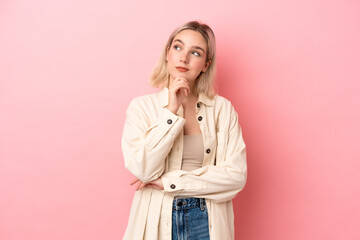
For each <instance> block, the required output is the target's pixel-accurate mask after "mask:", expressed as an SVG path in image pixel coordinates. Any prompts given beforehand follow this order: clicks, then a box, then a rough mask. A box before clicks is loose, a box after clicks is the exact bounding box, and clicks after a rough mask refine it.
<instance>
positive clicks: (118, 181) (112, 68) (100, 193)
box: [0, 0, 360, 240]
mask: <svg viewBox="0 0 360 240" xmlns="http://www.w3.org/2000/svg"><path fill="white" fill-rule="evenodd" d="M193 19H197V20H201V21H204V22H206V23H208V24H209V25H210V26H212V28H213V30H214V31H215V34H216V36H217V44H218V45H217V46H218V49H217V54H218V74H217V77H218V78H217V85H218V89H219V93H220V94H221V95H223V96H225V97H227V98H228V99H230V100H231V101H232V103H233V104H234V106H235V108H236V110H237V111H238V113H239V121H240V124H241V126H242V128H243V132H244V139H245V141H246V143H247V148H248V167H249V177H248V183H247V186H246V187H245V189H244V191H243V192H241V193H240V194H239V195H238V196H237V197H236V198H235V200H234V204H235V213H236V239H246V240H253V239H256V240H260V239H274V240H275V239H276V240H289V239H292V240H297V239H298V240H300V239H301V240H303V239H314V240H315V239H316V240H317V239H327V240H335V239H336V240H337V239H347V240H352V239H354V240H355V239H360V230H359V222H360V204H359V197H360V187H359V185H360V179H359V173H358V172H359V170H360V147H359V138H360V124H359V122H360V24H359V23H360V3H359V1H355V0H347V1H343V0H334V1H333V0H330V1H328V0H326V1H325V0H318V1H300V0H297V1H296V0H282V1H264V0H259V1H250V0H248V1H236V0H233V1H218V2H217V3H213V2H212V1H208V0H202V1H194V0H182V1H177V2H171V1H142V2H140V1H130V0H129V1H114V0H113V1H110V0H108V1H94V0H86V1H85V0H79V1H70V0H67V1H64V0H61V1H60V0H59V1H47V0H34V1H25V0H11V1H10V0H3V1H1V2H0V239H4V240H15V239H16V240H17V239H19V240H20V239H21V240H23V239H29V240H32V239H54V240H55V239H56V240H63V239H81V240H83V239H84V240H92V239H94V240H95V239H96V240H97V239H106V240H115V239H121V238H122V235H123V233H124V231H125V227H126V224H127V218H128V214H129V209H130V204H131V201H132V196H133V192H134V188H133V187H131V186H129V182H130V180H131V179H132V177H131V175H130V174H129V173H128V172H127V170H125V168H124V163H123V159H122V153H121V148H120V140H121V133H122V127H123V123H124V118H125V110H126V108H127V105H128V103H129V101H130V100H131V99H132V98H133V97H135V96H138V95H142V94H145V93H150V92H154V91H156V89H153V88H151V87H150V86H149V85H148V76H149V74H150V72H151V70H152V68H153V66H154V65H155V63H156V61H157V59H158V57H159V54H160V50H161V49H162V47H163V44H164V43H165V41H166V40H167V38H168V36H169V34H170V33H171V31H172V30H173V29H174V28H175V27H176V26H178V25H179V24H181V23H184V22H186V21H188V20H193Z"/></svg>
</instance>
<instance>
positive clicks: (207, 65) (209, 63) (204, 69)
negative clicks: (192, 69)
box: [201, 60, 211, 72]
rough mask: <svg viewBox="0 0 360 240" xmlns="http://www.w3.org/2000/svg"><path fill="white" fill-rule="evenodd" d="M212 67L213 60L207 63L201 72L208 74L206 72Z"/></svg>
mask: <svg viewBox="0 0 360 240" xmlns="http://www.w3.org/2000/svg"><path fill="white" fill-rule="evenodd" d="M210 65H211V60H209V61H208V62H207V63H205V65H204V67H203V69H202V70H201V71H202V72H206V70H207V69H208V67H209V66H210Z"/></svg>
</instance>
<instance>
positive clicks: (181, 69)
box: [176, 67, 189, 72]
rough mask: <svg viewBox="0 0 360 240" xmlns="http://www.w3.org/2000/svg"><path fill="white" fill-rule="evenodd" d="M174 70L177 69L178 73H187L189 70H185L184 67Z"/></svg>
mask: <svg viewBox="0 0 360 240" xmlns="http://www.w3.org/2000/svg"><path fill="white" fill-rule="evenodd" d="M176 69H177V70H178V71H179V72H187V71H189V69H187V68H186V67H176Z"/></svg>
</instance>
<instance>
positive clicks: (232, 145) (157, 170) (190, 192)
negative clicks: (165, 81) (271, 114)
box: [122, 87, 247, 240]
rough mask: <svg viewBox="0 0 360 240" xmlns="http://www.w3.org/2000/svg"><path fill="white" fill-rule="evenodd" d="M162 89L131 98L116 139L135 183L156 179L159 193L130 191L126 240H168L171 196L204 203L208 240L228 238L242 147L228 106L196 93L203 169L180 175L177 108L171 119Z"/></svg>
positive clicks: (243, 169)
mask: <svg viewBox="0 0 360 240" xmlns="http://www.w3.org/2000/svg"><path fill="white" fill-rule="evenodd" d="M168 94H169V90H168V88H166V87H164V88H162V89H161V90H160V91H159V92H157V93H154V94H149V95H145V96H140V97H137V98H135V99H133V100H132V101H131V102H130V104H129V107H128V109H127V112H126V120H125V126H124V130H123V135H122V151H123V155H124V161H125V167H126V168H127V169H128V170H129V171H130V172H131V173H132V174H133V175H135V176H136V177H137V178H138V179H140V180H141V181H143V182H149V181H152V180H155V179H158V178H161V179H162V181H163V184H164V190H156V189H152V188H144V189H143V190H141V191H136V192H135V195H134V199H133V203H132V207H131V210H130V217H129V222H128V226H127V229H126V232H125V235H124V238H123V239H126V240H143V239H145V240H162V239H165V240H171V219H172V203H173V199H174V196H178V195H181V196H188V197H199V198H205V199H206V204H207V208H208V214H209V215H208V217H209V232H210V239H211V240H220V239H221V240H231V239H234V213H233V205H232V201H231V200H232V199H233V198H234V197H235V196H236V194H237V193H238V192H239V191H241V190H242V189H243V188H244V186H245V183H246V178H247V165H246V151H245V143H244V141H243V138H242V133H241V128H240V126H239V123H238V116H237V113H236V111H235V110H234V107H233V106H232V104H231V102H230V101H228V100H227V99H225V98H224V97H221V96H215V98H214V99H210V98H208V97H206V96H205V95H204V94H200V95H199V97H198V103H197V106H196V114H197V115H196V117H197V119H198V122H199V124H200V129H201V132H202V136H203V143H204V151H205V153H204V161H203V167H202V168H199V169H196V170H194V171H191V172H186V171H182V170H180V169H181V162H182V152H183V126H184V124H185V121H186V120H185V119H184V118H183V108H182V106H181V107H180V108H179V111H178V112H177V114H173V113H172V112H171V111H169V110H168V109H167V108H166V106H167V105H168Z"/></svg>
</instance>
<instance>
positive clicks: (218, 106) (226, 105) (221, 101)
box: [213, 95, 235, 114]
mask: <svg viewBox="0 0 360 240" xmlns="http://www.w3.org/2000/svg"><path fill="white" fill-rule="evenodd" d="M213 101H214V110H215V111H216V112H219V113H223V114H229V113H234V112H235V109H234V106H233V104H232V103H231V101H230V100H229V99H227V98H225V97H223V96H220V95H215V97H214V100H213Z"/></svg>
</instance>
